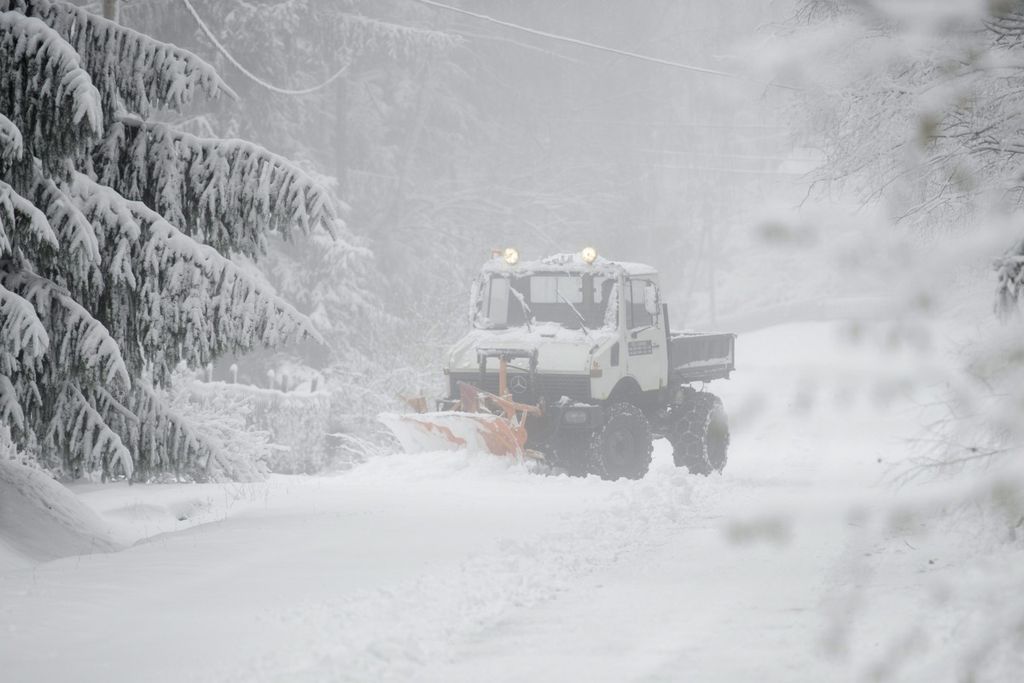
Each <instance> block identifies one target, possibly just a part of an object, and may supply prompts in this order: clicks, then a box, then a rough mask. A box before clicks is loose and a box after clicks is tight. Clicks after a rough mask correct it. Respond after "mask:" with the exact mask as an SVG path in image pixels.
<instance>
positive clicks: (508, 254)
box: [501, 247, 519, 266]
mask: <svg viewBox="0 0 1024 683" xmlns="http://www.w3.org/2000/svg"><path fill="white" fill-rule="evenodd" d="M501 257H502V258H503V259H505V263H507V264H509V265H510V266H514V265H515V264H517V263H519V251H518V250H517V249H516V248H515V247H505V250H504V251H502V252H501Z"/></svg>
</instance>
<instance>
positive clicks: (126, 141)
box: [93, 117, 340, 255]
mask: <svg viewBox="0 0 1024 683" xmlns="http://www.w3.org/2000/svg"><path fill="white" fill-rule="evenodd" d="M93 168H94V170H95V173H96V178H97V180H98V182H99V183H101V184H103V185H109V186H110V187H112V188H114V189H115V190H117V191H118V192H119V193H120V194H122V195H124V196H125V197H127V198H128V199H132V200H135V201H140V202H143V203H144V204H146V205H147V206H149V207H150V208H152V209H153V210H155V211H156V212H157V213H159V214H161V215H162V216H163V217H164V218H166V219H167V220H168V221H169V222H170V223H173V224H174V225H177V226H180V227H181V228H182V229H184V230H187V231H188V234H189V235H191V236H194V237H196V238H197V239H199V240H200V241H202V242H203V243H204V244H207V245H209V246H211V247H213V248H214V249H217V250H218V251H222V252H224V253H231V252H236V253H242V254H248V255H256V254H261V253H263V252H264V251H265V250H266V239H267V237H266V236H267V232H269V231H276V232H279V233H281V234H282V235H283V236H285V237H286V238H288V237H290V236H291V235H292V233H293V231H294V230H299V231H301V232H302V233H307V234H308V233H309V232H310V231H311V230H312V229H313V228H314V227H316V226H318V225H319V226H322V227H324V228H325V229H326V230H327V231H328V232H330V233H331V234H332V235H333V234H334V233H335V231H336V227H337V226H338V225H339V224H340V219H339V217H338V212H337V209H336V208H335V206H334V203H333V201H332V200H331V197H330V194H329V193H328V191H327V190H326V189H325V188H323V187H322V186H321V185H319V184H318V183H317V182H316V181H315V180H313V179H312V178H311V177H309V175H307V174H306V173H304V172H302V171H301V170H300V169H298V168H297V167H296V166H295V165H294V164H292V163H290V162H289V161H287V160H286V159H284V158H283V157H280V156H278V155H276V154H273V153H271V152H268V151H267V150H266V149H264V148H262V147H260V146H258V145H254V144H252V143H250V142H246V141H244V140H216V139H206V138H200V137H197V136H194V135H190V134H188V133H184V132H182V131H178V130H175V129H174V128H171V127H170V126H168V125H166V124H162V123H153V122H147V121H141V120H139V119H137V118H134V117H121V118H120V120H119V121H118V122H117V123H115V124H113V125H111V127H110V131H109V133H108V135H107V137H106V139H105V140H104V141H103V143H102V144H101V145H99V146H98V147H97V148H96V151H95V153H94V155H93Z"/></svg>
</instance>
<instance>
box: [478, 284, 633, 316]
mask: <svg viewBox="0 0 1024 683" xmlns="http://www.w3.org/2000/svg"><path fill="white" fill-rule="evenodd" d="M614 285H615V280H614V279H612V278H607V277H604V276H601V275H591V274H590V273H586V274H573V273H535V274H533V275H529V276H518V277H509V276H504V275H492V276H491V278H490V279H489V280H488V281H486V282H485V283H484V287H483V290H482V291H481V293H480V294H481V297H480V301H479V308H478V310H479V315H478V318H477V324H478V326H479V327H484V328H491V329H495V328H506V327H519V326H521V325H525V324H526V320H527V316H529V318H530V320H531V321H533V322H538V323H544V322H553V323H558V324H559V325H561V326H562V327H565V328H567V329H571V330H578V329H580V317H582V318H583V322H584V324H585V325H586V327H587V329H590V330H593V329H598V328H601V327H604V326H605V320H606V316H605V313H606V310H607V308H608V300H609V299H610V298H612V291H613V289H614ZM573 309H575V310H573Z"/></svg>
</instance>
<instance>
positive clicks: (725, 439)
mask: <svg viewBox="0 0 1024 683" xmlns="http://www.w3.org/2000/svg"><path fill="white" fill-rule="evenodd" d="M669 417H670V420H671V423H670V425H669V429H668V432H669V433H668V437H669V441H670V442H672V459H673V460H675V463H676V467H686V468H687V469H688V470H690V472H691V473H692V474H711V473H712V472H721V471H722V469H723V468H724V467H725V461H726V459H727V458H728V450H729V422H728V420H727V418H726V415H725V407H724V406H722V399H720V398H718V397H717V396H715V395H714V394H709V393H707V392H688V393H687V394H686V401H685V402H684V403H683V404H682V405H680V406H675V407H673V409H672V412H671V414H670V416H669Z"/></svg>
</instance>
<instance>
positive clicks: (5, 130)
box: [0, 114, 24, 162]
mask: <svg viewBox="0 0 1024 683" xmlns="http://www.w3.org/2000/svg"><path fill="white" fill-rule="evenodd" d="M23 152H24V145H23V143H22V141H21V131H20V130H18V127H17V126H16V125H14V121H11V120H10V119H9V118H7V117H6V116H4V115H3V114H0V162H11V161H17V160H19V159H21V156H22V154H23Z"/></svg>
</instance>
